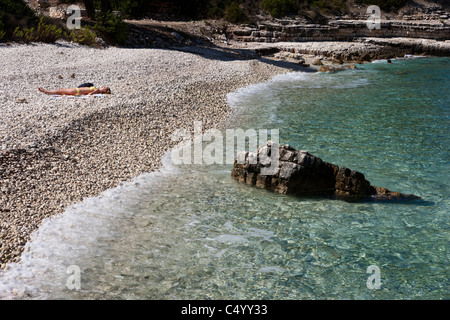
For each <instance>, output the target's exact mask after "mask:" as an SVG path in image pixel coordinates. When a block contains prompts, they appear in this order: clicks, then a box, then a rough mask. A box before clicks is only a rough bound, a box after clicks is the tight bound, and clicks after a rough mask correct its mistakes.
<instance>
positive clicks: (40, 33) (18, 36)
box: [12, 17, 62, 43]
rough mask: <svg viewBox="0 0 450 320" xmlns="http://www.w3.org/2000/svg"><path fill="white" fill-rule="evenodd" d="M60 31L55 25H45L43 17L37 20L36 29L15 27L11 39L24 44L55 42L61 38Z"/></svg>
mask: <svg viewBox="0 0 450 320" xmlns="http://www.w3.org/2000/svg"><path fill="white" fill-rule="evenodd" d="M61 34H62V29H61V28H58V27H57V26H55V25H50V24H47V23H45V21H44V17H41V18H39V22H38V25H37V27H36V28H34V27H33V28H21V27H20V26H18V27H16V29H15V30H14V32H13V36H12V37H13V39H15V40H19V41H22V42H25V43H30V42H55V41H56V40H58V39H59V38H60V37H61Z"/></svg>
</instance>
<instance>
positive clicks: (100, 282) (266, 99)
mask: <svg viewBox="0 0 450 320" xmlns="http://www.w3.org/2000/svg"><path fill="white" fill-rule="evenodd" d="M449 71H450V59H448V58H422V59H405V60H400V59H399V60H395V61H394V63H393V64H387V63H386V62H383V61H381V62H380V63H372V64H365V65H362V66H358V70H349V71H344V72H339V73H335V74H324V73H317V74H311V73H308V74H306V73H291V74H287V75H282V76H277V77H275V78H274V79H273V80H272V81H270V82H268V83H264V84H259V85H254V86H250V87H247V88H243V89H241V90H238V91H237V92H235V93H232V94H230V95H229V102H230V104H231V105H232V106H233V107H235V108H236V109H237V110H238V112H237V115H236V116H235V117H234V118H233V119H231V120H230V123H229V128H242V129H244V130H245V129H249V128H253V129H279V132H280V142H281V143H283V144H285V143H289V144H291V145H292V146H294V147H295V148H298V149H304V150H308V151H309V152H311V153H313V154H315V155H317V156H319V157H321V158H322V159H323V160H325V161H328V162H332V163H335V164H337V165H340V166H347V167H349V168H351V169H354V170H358V171H361V172H363V173H364V174H365V175H366V177H367V179H368V180H369V181H370V182H371V183H372V184H374V185H376V186H383V187H387V188H389V189H391V190H395V191H400V192H403V193H414V194H416V195H418V196H421V197H422V198H423V201H417V202H411V203H369V202H367V203H364V202H361V203H349V202H345V201H340V200H331V199H323V198H308V197H306V198H296V197H291V196H285V195H279V194H274V193H271V192H269V191H266V190H262V189H257V188H254V187H249V186H246V185H242V184H239V183H237V182H235V181H233V180H232V179H231V178H230V170H231V166H230V165H210V166H206V165H186V166H172V165H171V164H170V161H169V158H170V155H167V156H166V158H165V161H164V162H165V163H166V167H165V168H164V169H163V170H162V171H161V172H158V173H151V174H147V175H143V176H141V177H138V178H137V179H135V180H134V181H133V182H131V183H127V184H123V185H121V186H119V187H118V188H115V189H112V190H108V191H106V192H105V193H103V194H102V195H101V196H100V197H97V198H91V199H86V200H85V201H84V202H82V203H80V204H78V205H75V206H73V207H71V208H69V209H68V210H67V211H66V212H65V213H64V214H63V215H60V216H58V217H55V218H52V219H49V220H47V221H45V223H44V224H43V226H42V227H41V228H40V229H39V231H38V232H37V233H35V234H34V237H33V241H32V242H30V243H29V244H28V248H29V250H28V252H27V253H26V254H24V255H23V258H22V262H21V263H19V264H13V265H12V266H11V268H10V270H9V271H7V272H4V273H3V274H0V297H3V298H15V297H18V298H63V299H79V298H96V299H448V298H450V295H449V291H448V288H449V281H448V278H449V270H448V262H449V252H448V248H449V224H448V222H449V221H448V213H449V208H450V206H449V197H448V190H449V181H450V179H449V162H450V161H449V160H450V152H449V147H448V146H449V142H450V141H449V139H450V136H449V113H450V98H449V95H448V92H449V91H450V90H449V89H450V76H449ZM73 265H75V266H78V267H79V268H80V271H81V274H80V284H81V289H80V290H74V289H69V288H68V286H67V280H68V279H69V277H70V276H71V274H70V273H67V268H68V267H69V266H73ZM370 265H376V266H378V267H379V269H380V280H381V286H380V288H379V289H369V288H368V286H367V283H366V282H367V279H368V277H369V276H371V274H369V273H367V268H368V267H369V266H370Z"/></svg>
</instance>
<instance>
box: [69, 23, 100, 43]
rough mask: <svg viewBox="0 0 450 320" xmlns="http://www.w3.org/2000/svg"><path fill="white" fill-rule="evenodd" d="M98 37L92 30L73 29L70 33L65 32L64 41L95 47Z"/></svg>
mask: <svg viewBox="0 0 450 320" xmlns="http://www.w3.org/2000/svg"><path fill="white" fill-rule="evenodd" d="M96 38H97V35H96V34H95V32H94V31H92V30H91V29H90V28H88V27H86V28H82V29H72V30H71V31H69V32H64V39H66V40H67V41H73V42H76V43H79V44H83V45H87V46H93V45H94V44H95V43H96Z"/></svg>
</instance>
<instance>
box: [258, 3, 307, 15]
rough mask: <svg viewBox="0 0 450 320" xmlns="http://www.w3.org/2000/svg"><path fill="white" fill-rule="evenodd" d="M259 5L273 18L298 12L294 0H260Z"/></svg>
mask: <svg viewBox="0 0 450 320" xmlns="http://www.w3.org/2000/svg"><path fill="white" fill-rule="evenodd" d="M261 7H262V8H263V9H264V10H266V11H267V12H269V13H270V15H271V16H272V17H275V18H280V17H283V16H286V15H289V14H297V13H298V5H297V2H296V1H295V0H262V1H261Z"/></svg>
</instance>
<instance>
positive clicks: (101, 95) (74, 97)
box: [50, 93, 107, 100]
mask: <svg viewBox="0 0 450 320" xmlns="http://www.w3.org/2000/svg"><path fill="white" fill-rule="evenodd" d="M106 96H107V95H106V94H103V93H97V94H92V95H87V94H86V95H79V96H72V95H51V96H50V99H52V100H59V99H63V98H72V99H88V98H91V97H100V98H103V97H106Z"/></svg>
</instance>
